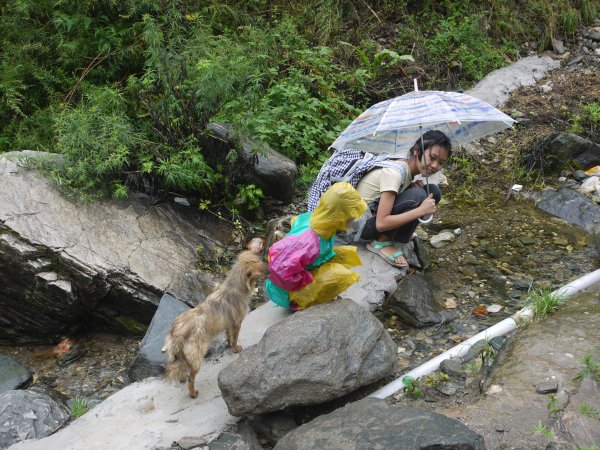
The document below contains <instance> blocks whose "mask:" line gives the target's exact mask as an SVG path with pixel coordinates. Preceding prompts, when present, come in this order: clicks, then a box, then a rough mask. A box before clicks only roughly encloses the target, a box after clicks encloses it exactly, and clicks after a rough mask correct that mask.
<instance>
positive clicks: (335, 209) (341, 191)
mask: <svg viewBox="0 0 600 450" xmlns="http://www.w3.org/2000/svg"><path fill="white" fill-rule="evenodd" d="M366 209H367V203H366V202H365V201H364V200H363V199H362V197H361V196H360V194H359V193H358V192H357V191H356V189H354V188H353V187H352V185H351V184H350V183H345V182H343V183H335V184H333V185H332V186H331V187H330V188H329V189H327V191H325V193H324V194H323V195H322V196H321V199H320V200H319V204H318V205H317V208H316V209H315V211H314V212H313V213H312V215H311V216H310V227H311V228H312V229H313V230H314V231H315V233H317V234H318V235H319V236H320V237H322V238H323V239H329V238H331V237H332V236H333V235H334V234H335V233H336V232H337V231H345V230H346V229H347V227H348V221H349V220H350V219H358V218H359V217H360V216H362V214H363V213H364V212H365V211H366Z"/></svg>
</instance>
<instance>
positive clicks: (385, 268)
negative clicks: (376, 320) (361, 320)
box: [340, 243, 411, 312]
mask: <svg viewBox="0 0 600 450" xmlns="http://www.w3.org/2000/svg"><path fill="white" fill-rule="evenodd" d="M357 249H358V256H360V259H361V261H362V265H360V266H357V267H353V268H352V270H353V271H354V272H356V273H358V274H359V275H360V281H359V282H358V283H355V284H353V285H352V286H350V287H349V288H348V289H347V290H345V291H344V292H342V293H341V294H340V296H341V297H343V298H347V299H350V300H352V301H353V302H354V303H356V304H358V305H360V306H362V307H363V308H365V309H366V310H367V311H371V312H373V311H375V310H377V309H381V307H382V305H383V301H384V300H385V298H386V297H387V295H389V294H390V293H392V292H394V291H396V289H398V282H399V281H400V280H402V279H403V278H404V276H405V275H406V269H397V268H396V267H393V266H390V265H389V264H388V263H386V262H385V261H384V260H383V259H382V258H381V256H379V255H376V254H375V253H371V252H370V251H368V250H367V249H366V248H365V246H364V244H362V243H359V244H358V245H357ZM407 259H408V257H407ZM409 262H411V260H410V259H409Z"/></svg>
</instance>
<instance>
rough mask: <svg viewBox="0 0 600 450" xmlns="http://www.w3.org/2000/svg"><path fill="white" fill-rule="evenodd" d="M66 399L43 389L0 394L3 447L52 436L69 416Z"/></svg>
mask: <svg viewBox="0 0 600 450" xmlns="http://www.w3.org/2000/svg"><path fill="white" fill-rule="evenodd" d="M69 415H70V413H69V410H68V408H67V407H66V405H65V404H64V403H62V402H61V401H59V400H57V399H56V398H55V397H54V396H52V395H49V394H48V393H46V392H43V391H42V390H36V389H32V390H17V391H6V392H4V393H2V394H0V423H2V426H1V427H0V448H5V447H8V446H10V445H12V444H15V443H17V442H20V441H23V440H25V439H41V438H43V437H45V436H49V435H51V434H52V433H54V432H55V431H56V430H58V429H59V428H60V427H62V426H63V425H64V424H65V423H66V422H67V421H68V420H69Z"/></svg>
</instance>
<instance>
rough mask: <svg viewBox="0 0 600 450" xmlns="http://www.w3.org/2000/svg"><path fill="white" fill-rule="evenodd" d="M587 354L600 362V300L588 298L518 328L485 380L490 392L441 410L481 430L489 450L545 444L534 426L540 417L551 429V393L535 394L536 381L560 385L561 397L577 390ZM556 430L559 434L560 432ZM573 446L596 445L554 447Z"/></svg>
mask: <svg viewBox="0 0 600 450" xmlns="http://www.w3.org/2000/svg"><path fill="white" fill-rule="evenodd" d="M588 353H591V354H592V355H595V356H594V358H595V360H596V361H597V355H599V354H600V303H599V302H598V301H597V299H594V298H590V297H577V298H572V299H569V300H567V302H566V303H565V306H563V308H562V309H560V310H559V311H558V312H556V313H555V314H553V315H551V316H549V317H548V318H547V319H546V320H543V321H541V322H537V323H534V324H531V325H529V326H528V327H526V328H524V329H520V330H519V331H518V332H517V334H516V335H515V336H514V337H513V338H512V339H511V340H510V341H509V343H508V345H507V348H506V350H505V351H504V352H502V353H501V355H500V359H499V361H498V369H497V370H496V371H495V372H494V374H493V375H492V377H491V378H490V380H489V381H488V382H487V383H486V388H485V390H486V391H487V392H490V393H489V394H488V395H486V396H484V397H483V398H481V399H479V400H478V401H476V402H475V403H473V404H470V405H466V406H461V407H460V408H456V409H449V410H445V411H443V410H438V411H439V412H442V413H444V414H449V415H452V416H454V417H456V418H458V419H459V420H461V421H462V422H463V423H465V424H466V425H467V426H469V427H470V428H472V429H473V430H475V431H477V432H479V433H481V434H482V435H483V436H484V438H485V441H486V445H487V446H488V448H490V449H504V448H519V449H540V448H546V444H548V443H550V441H551V440H550V439H549V438H547V437H546V436H544V435H542V434H539V433H536V432H535V429H536V426H537V425H538V422H539V421H541V422H542V424H543V425H545V426H547V427H548V428H550V429H552V428H553V423H554V419H552V418H550V417H549V411H548V406H547V405H548V402H549V400H550V398H549V395H550V394H548V395H544V394H539V393H537V392H536V384H538V383H540V382H542V381H552V382H554V383H557V384H558V386H559V392H558V393H557V396H558V397H559V398H561V397H568V396H570V395H572V394H574V393H575V392H576V391H578V390H579V389H580V383H581V382H580V381H579V380H576V379H575V378H576V376H577V374H578V373H579V371H580V370H581V368H582V367H583V364H582V361H583V358H584V357H585V355H586V354H588ZM492 387H493V389H491V388H492ZM597 391H598V390H596V392H597ZM491 392H493V393H491ZM590 392H593V390H590ZM596 395H598V394H596ZM572 401H573V400H572ZM587 401H588V403H589V404H590V405H600V398H596V399H593V398H591V397H588V398H587ZM580 416H581V414H580ZM490 418H493V421H492V422H490ZM491 423H493V425H490V424H491ZM554 431H555V433H556V434H557V436H558V437H559V438H561V436H560V433H559V432H558V431H557V430H554ZM563 438H564V436H563ZM563 440H564V439H563ZM558 443H560V442H558ZM573 444H576V445H577V446H578V447H589V446H591V444H592V443H591V442H573V441H571V444H570V445H569V444H565V443H564V442H563V443H562V444H561V445H563V446H562V447H560V446H559V447H554V448H561V449H562V448H565V449H570V448H578V447H574V446H573ZM596 445H598V442H596Z"/></svg>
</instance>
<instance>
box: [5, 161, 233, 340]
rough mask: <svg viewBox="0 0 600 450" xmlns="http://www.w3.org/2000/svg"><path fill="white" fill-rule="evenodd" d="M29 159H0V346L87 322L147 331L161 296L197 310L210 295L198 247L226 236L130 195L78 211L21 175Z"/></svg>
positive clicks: (49, 186) (190, 214) (35, 178)
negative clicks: (0, 315) (171, 296)
mask: <svg viewBox="0 0 600 450" xmlns="http://www.w3.org/2000/svg"><path fill="white" fill-rule="evenodd" d="M28 157H29V158H34V157H40V156H39V153H38V152H28V151H24V152H11V153H5V154H2V155H0V268H2V270H0V285H1V286H2V287H1V288H0V308H1V309H2V310H3V312H5V314H3V319H4V320H3V321H2V326H0V337H5V338H11V339H21V337H23V336H33V337H36V338H38V337H40V338H43V337H44V335H51V334H56V335H61V334H64V333H65V329H67V328H68V327H69V326H71V325H76V324H81V323H82V321H83V320H84V319H87V318H89V317H90V315H91V314H94V315H95V316H94V317H95V318H96V319H97V320H98V321H101V322H103V325H108V326H111V327H114V328H115V329H119V330H120V331H125V330H123V328H124V327H125V329H126V330H127V331H129V332H130V331H131V330H129V329H127V328H126V325H120V326H117V320H116V319H115V318H124V319H127V318H132V319H133V321H137V322H138V323H141V324H148V323H149V322H150V320H151V319H152V317H153V315H154V311H155V310H156V306H157V304H158V302H159V300H160V296H161V295H162V293H163V292H165V291H169V292H172V293H173V294H175V295H176V296H177V298H180V299H182V300H184V301H186V302H187V303H189V304H195V303H197V302H199V301H202V300H203V299H204V297H205V296H206V295H208V294H209V293H210V292H211V291H212V289H213V288H214V284H215V280H214V276H213V275H212V274H211V273H209V272H207V271H202V270H197V269H196V267H195V264H196V260H197V248H198V247H199V246H204V247H205V248H209V249H210V248H212V247H214V245H215V244H214V242H219V241H225V240H228V232H227V230H226V228H225V227H223V226H218V225H216V224H215V223H213V222H211V221H209V219H204V218H201V217H200V216H199V214H198V213H197V212H196V211H195V210H194V209H193V208H190V207H184V206H179V205H175V204H173V203H168V202H167V203H161V204H156V205H153V204H150V202H149V201H148V200H147V199H146V200H144V199H143V198H141V197H139V196H135V195H132V196H131V197H132V198H130V199H127V200H118V201H116V200H97V201H94V202H93V203H90V204H85V203H82V202H78V201H76V200H75V199H72V198H67V197H65V196H64V195H62V194H61V193H60V191H59V189H58V188H57V187H56V186H55V185H54V184H53V183H52V182H51V181H49V180H48V179H46V178H44V177H42V176H41V175H40V174H39V173H37V172H36V171H33V170H29V169H28V168H27V164H26V163H25V162H23V160H24V159H26V158H28ZM42 318H43V319H44V320H42ZM34 319H35V320H34ZM133 321H132V322H133ZM119 324H120V322H119ZM36 327H37V328H36ZM23 339H24V338H23Z"/></svg>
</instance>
